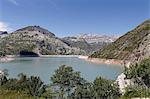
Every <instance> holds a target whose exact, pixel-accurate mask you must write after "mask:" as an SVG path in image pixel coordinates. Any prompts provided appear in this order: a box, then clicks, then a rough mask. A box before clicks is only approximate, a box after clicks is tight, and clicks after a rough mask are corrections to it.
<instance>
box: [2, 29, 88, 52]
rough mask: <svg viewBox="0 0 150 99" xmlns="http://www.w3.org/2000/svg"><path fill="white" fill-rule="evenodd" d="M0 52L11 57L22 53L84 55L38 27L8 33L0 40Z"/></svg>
mask: <svg viewBox="0 0 150 99" xmlns="http://www.w3.org/2000/svg"><path fill="white" fill-rule="evenodd" d="M0 50H1V51H3V52H4V53H6V54H11V55H18V54H20V53H21V52H22V51H23V52H25V51H26V52H27V53H30V52H34V53H37V54H38V55H51V54H63V55H66V54H67V55H68V54H84V53H85V52H84V51H83V50H81V49H79V48H75V47H71V46H69V45H68V44H66V43H65V42H63V41H62V40H61V39H60V38H58V37H56V36H55V34H54V33H52V32H49V31H48V30H46V29H44V28H41V27H40V26H27V27H25V28H22V29H19V30H16V31H14V32H13V33H10V34H9V35H8V36H7V37H4V38H2V39H1V40H0ZM24 54H25V53H24Z"/></svg>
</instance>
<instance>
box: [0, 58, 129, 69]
mask: <svg viewBox="0 0 150 99" xmlns="http://www.w3.org/2000/svg"><path fill="white" fill-rule="evenodd" d="M15 57H18V56H17V55H6V56H4V57H0V62H9V61H12V60H15ZM39 57H43V58H48V57H76V58H79V59H83V60H85V61H88V62H92V63H96V64H108V65H109V64H114V65H125V66H126V67H128V66H129V65H130V62H126V63H124V61H123V60H116V59H101V58H89V57H88V56H83V55H40V56H39Z"/></svg>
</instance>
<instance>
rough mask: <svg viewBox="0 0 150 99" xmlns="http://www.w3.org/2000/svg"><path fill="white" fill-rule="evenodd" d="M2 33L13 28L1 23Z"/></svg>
mask: <svg viewBox="0 0 150 99" xmlns="http://www.w3.org/2000/svg"><path fill="white" fill-rule="evenodd" d="M0 31H11V28H10V27H9V25H8V24H7V23H5V22H2V21H0Z"/></svg>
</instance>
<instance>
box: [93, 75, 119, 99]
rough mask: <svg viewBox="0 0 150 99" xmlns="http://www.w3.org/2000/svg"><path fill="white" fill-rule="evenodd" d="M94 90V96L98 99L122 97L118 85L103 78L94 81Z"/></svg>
mask: <svg viewBox="0 0 150 99" xmlns="http://www.w3.org/2000/svg"><path fill="white" fill-rule="evenodd" d="M93 90H94V91H93V96H94V97H95V98H96V99H107V98H109V99H116V98H118V97H119V96H120V93H119V89H118V87H117V85H115V84H114V83H113V82H112V81H110V80H106V79H104V78H102V77H98V78H96V79H95V80H94V82H93Z"/></svg>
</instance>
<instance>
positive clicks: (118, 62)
mask: <svg viewBox="0 0 150 99" xmlns="http://www.w3.org/2000/svg"><path fill="white" fill-rule="evenodd" d="M78 58H80V59H84V60H85V61H88V62H92V63H96V64H108V65H109V64H114V65H124V64H125V63H124V61H123V60H116V59H101V58H89V57H88V56H79V57H78Z"/></svg>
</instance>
